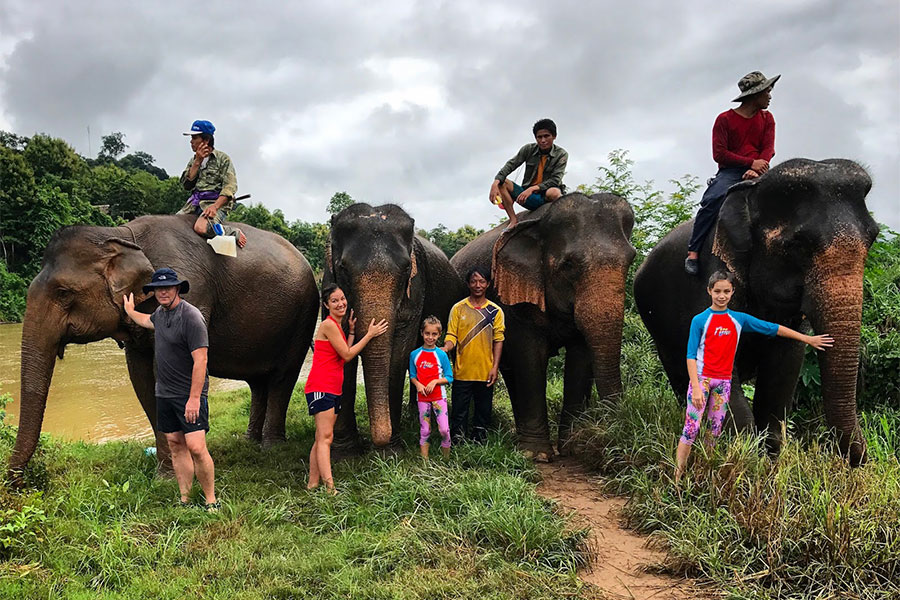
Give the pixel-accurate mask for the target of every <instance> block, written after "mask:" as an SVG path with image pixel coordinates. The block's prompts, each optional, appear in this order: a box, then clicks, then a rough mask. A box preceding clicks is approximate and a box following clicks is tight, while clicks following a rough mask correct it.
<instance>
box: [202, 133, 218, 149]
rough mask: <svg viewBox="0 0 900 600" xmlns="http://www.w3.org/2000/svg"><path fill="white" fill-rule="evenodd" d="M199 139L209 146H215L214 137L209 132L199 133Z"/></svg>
mask: <svg viewBox="0 0 900 600" xmlns="http://www.w3.org/2000/svg"><path fill="white" fill-rule="evenodd" d="M200 139H201V140H203V141H204V142H206V145H207V146H209V147H210V148H215V147H216V138H215V136H213V135H212V134H211V133H201V134H200Z"/></svg>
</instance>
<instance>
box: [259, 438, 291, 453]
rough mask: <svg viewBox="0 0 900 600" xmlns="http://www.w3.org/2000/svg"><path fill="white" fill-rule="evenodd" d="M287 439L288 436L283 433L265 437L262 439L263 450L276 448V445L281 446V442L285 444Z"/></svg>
mask: <svg viewBox="0 0 900 600" xmlns="http://www.w3.org/2000/svg"><path fill="white" fill-rule="evenodd" d="M286 441H287V438H285V436H283V435H279V436H272V437H264V438H263V439H262V443H261V445H262V449H263V450H268V449H270V448H274V447H275V446H280V445H281V444H284V443H285V442H286Z"/></svg>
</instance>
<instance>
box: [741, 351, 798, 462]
mask: <svg viewBox="0 0 900 600" xmlns="http://www.w3.org/2000/svg"><path fill="white" fill-rule="evenodd" d="M803 353H804V347H803V344H801V343H800V342H795V341H793V340H788V339H785V338H775V339H773V340H769V341H768V343H767V344H766V345H764V346H763V349H762V352H760V360H759V370H758V371H757V375H756V393H755V394H754V397H753V414H754V416H755V418H756V427H757V429H759V430H760V431H765V432H766V449H767V450H768V451H769V453H770V454H777V453H778V452H779V450H781V442H782V436H781V428H782V425H783V424H784V421H785V419H787V417H788V415H789V414H790V412H791V408H792V404H793V401H794V389H795V388H796V387H797V379H798V378H799V377H800V369H801V367H803Z"/></svg>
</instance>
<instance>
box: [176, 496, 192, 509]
mask: <svg viewBox="0 0 900 600" xmlns="http://www.w3.org/2000/svg"><path fill="white" fill-rule="evenodd" d="M192 506H194V504H193V503H192V502H191V501H190V500H188V501H184V500H182V499H180V498H179V499H178V500H176V501H175V508H191V507H192Z"/></svg>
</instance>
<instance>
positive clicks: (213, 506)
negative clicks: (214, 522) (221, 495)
mask: <svg viewBox="0 0 900 600" xmlns="http://www.w3.org/2000/svg"><path fill="white" fill-rule="evenodd" d="M220 508H222V504H221V503H220V502H218V501H216V502H207V503H206V504H204V505H203V510H205V511H206V512H207V513H209V514H211V515H214V514H216V513H218V512H219V509H220Z"/></svg>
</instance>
